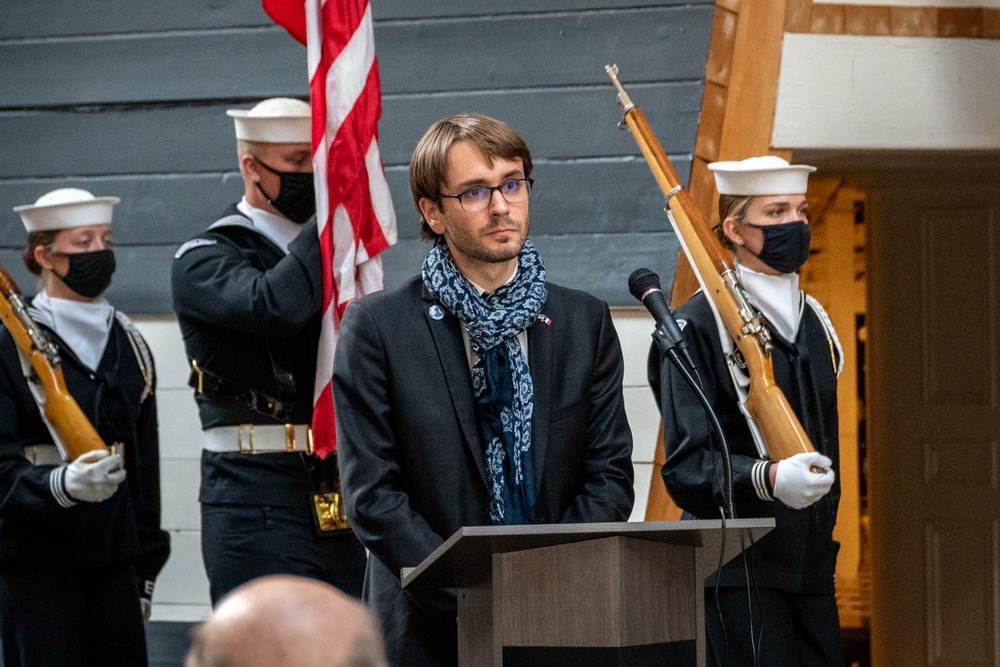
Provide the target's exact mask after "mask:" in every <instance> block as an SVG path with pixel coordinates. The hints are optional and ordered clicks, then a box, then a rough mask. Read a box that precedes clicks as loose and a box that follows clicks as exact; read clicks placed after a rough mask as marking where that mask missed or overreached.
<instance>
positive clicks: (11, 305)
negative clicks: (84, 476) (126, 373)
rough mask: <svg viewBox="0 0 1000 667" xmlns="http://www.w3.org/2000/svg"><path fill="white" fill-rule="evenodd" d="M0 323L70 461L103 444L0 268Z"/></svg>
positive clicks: (47, 343) (55, 354)
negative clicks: (38, 386)
mask: <svg viewBox="0 0 1000 667" xmlns="http://www.w3.org/2000/svg"><path fill="white" fill-rule="evenodd" d="M0 292H2V296H3V298H0V320H3V323H4V325H5V326H6V327H7V330H8V331H10V335H11V336H12V337H13V338H14V343H16V344H17V346H18V347H19V348H20V349H21V351H22V352H23V353H24V354H25V356H26V357H27V358H28V360H29V361H30V362H31V367H32V368H33V369H34V370H35V373H37V374H38V378H39V380H40V381H41V383H42V388H43V389H44V390H45V413H44V417H45V419H46V421H48V423H49V424H50V425H51V426H52V428H53V429H55V431H56V433H57V434H58V435H59V439H60V440H61V441H62V444H63V446H65V448H66V454H67V455H68V456H69V458H70V460H73V459H75V458H76V457H78V456H80V455H81V454H85V453H87V452H89V451H92V450H95V449H104V450H108V447H107V445H105V444H104V441H103V440H102V439H101V436H100V435H98V433H97V431H96V430H94V426H93V425H92V424H91V423H90V420H89V419H87V416H86V415H84V414H83V411H82V410H81V409H80V406H79V405H78V404H77V402H76V399H74V398H73V396H72V395H70V393H69V391H68V390H67V389H66V380H65V379H64V378H63V372H62V368H61V367H60V365H59V354H58V352H57V351H56V348H55V346H54V345H53V344H52V342H51V341H49V340H48V338H47V337H46V336H45V334H44V332H42V331H41V329H39V328H38V325H36V324H35V323H34V322H33V321H32V320H31V318H30V317H29V316H28V312H27V307H26V306H25V303H24V299H23V297H22V296H21V290H19V289H18V287H17V284H15V283H14V281H13V279H12V278H11V277H10V274H8V273H7V271H6V269H4V268H3V266H0Z"/></svg>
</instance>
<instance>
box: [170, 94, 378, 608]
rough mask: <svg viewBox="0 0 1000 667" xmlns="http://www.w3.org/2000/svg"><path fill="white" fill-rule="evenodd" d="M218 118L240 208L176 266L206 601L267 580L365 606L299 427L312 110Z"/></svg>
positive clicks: (308, 291) (323, 479) (315, 273)
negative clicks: (231, 150)
mask: <svg viewBox="0 0 1000 667" xmlns="http://www.w3.org/2000/svg"><path fill="white" fill-rule="evenodd" d="M227 113H228V114H229V115H230V116H231V117H233V118H234V121H235V124H236V139H237V153H238V155H239V164H240V172H241V174H242V176H243V182H244V193H243V199H242V201H240V202H239V203H237V204H236V205H235V206H233V207H232V208H231V209H230V210H229V211H228V212H227V213H226V214H225V215H224V216H223V217H222V218H221V219H219V220H217V221H216V222H214V223H213V224H212V225H211V226H209V228H208V229H207V230H205V231H204V232H202V233H201V234H199V235H198V236H196V237H195V238H193V239H191V240H190V241H188V242H187V243H185V244H184V245H182V246H181V247H180V249H178V250H177V253H176V254H175V255H174V264H173V303H174V310H175V311H176V312H177V316H178V320H179V323H180V328H181V333H182V334H183V336H184V346H185V349H186V351H187V356H188V359H189V361H190V363H191V367H192V374H191V386H192V387H193V388H194V390H195V398H196V400H197V403H198V409H199V413H200V416H201V425H202V429H203V430H204V432H205V441H204V451H203V452H202V468H201V492H200V495H199V500H200V501H201V518H202V533H201V535H202V556H203V558H204V561H205V569H206V571H207V574H208V579H209V583H210V585H211V596H212V601H213V603H215V602H217V601H218V600H219V598H221V597H222V596H223V595H225V594H226V593H227V592H228V591H230V590H232V589H233V588H235V587H237V586H238V585H240V584H242V583H244V582H246V581H249V580H250V579H253V578H255V577H259V576H262V575H268V574H294V575H300V576H305V577H312V578H315V579H320V580H323V581H326V582H328V583H330V584H333V585H334V586H337V587H338V588H340V589H342V590H344V591H345V592H348V593H351V594H353V595H360V594H361V583H362V580H363V576H364V563H365V552H364V549H363V548H362V546H361V544H360V543H359V542H358V540H357V538H355V537H354V534H353V532H351V530H350V529H347V528H343V527H335V528H334V529H331V528H330V526H329V522H328V521H321V520H320V519H321V517H323V516H324V512H323V509H324V507H325V506H326V505H325V502H326V500H327V499H329V498H330V495H331V494H332V493H334V492H338V491H339V479H338V474H337V464H336V457H335V456H334V455H331V456H330V457H328V458H327V459H326V460H320V459H319V458H318V457H317V456H315V455H314V454H313V453H312V442H311V433H310V432H309V427H308V424H309V421H310V417H311V413H312V399H313V385H314V376H315V364H316V354H317V345H318V341H319V331H320V309H321V303H322V278H321V260H320V249H319V242H318V239H317V235H316V227H315V225H316V223H315V220H314V218H315V194H314V189H313V180H312V161H311V146H310V133H311V130H310V110H309V105H308V104H306V103H305V102H302V101H300V100H294V99H288V98H273V99H268V100H264V101H263V102H261V103H260V104H258V105H256V106H255V107H254V108H253V109H251V110H249V111H245V110H230V111H229V112H227ZM324 518H327V519H328V518H329V516H328V515H327V516H326V517H324Z"/></svg>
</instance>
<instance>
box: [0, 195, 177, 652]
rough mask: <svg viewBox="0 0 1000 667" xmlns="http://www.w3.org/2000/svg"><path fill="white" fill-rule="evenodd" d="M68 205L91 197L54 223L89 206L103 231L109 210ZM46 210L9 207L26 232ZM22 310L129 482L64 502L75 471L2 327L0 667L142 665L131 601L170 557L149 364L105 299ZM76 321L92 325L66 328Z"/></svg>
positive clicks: (37, 302)
mask: <svg viewBox="0 0 1000 667" xmlns="http://www.w3.org/2000/svg"><path fill="white" fill-rule="evenodd" d="M66 193H69V194H70V196H71V197H74V196H77V195H78V194H79V193H83V194H85V195H88V196H89V197H90V199H89V200H85V199H81V201H80V202H79V203H76V202H65V203H64V204H63V205H62V207H63V209H64V210H63V211H62V213H63V214H66V215H77V214H78V213H79V211H80V210H81V209H82V208H86V206H87V205H88V204H87V203H86V201H90V202H91V204H90V205H91V206H92V208H94V209H96V210H98V211H99V210H100V209H101V207H102V205H103V206H104V207H105V208H106V213H107V222H110V209H111V205H112V204H113V202H115V201H117V199H115V198H100V199H97V198H93V196H92V195H89V193H84V191H80V190H71V189H64V190H62V191H55V192H54V193H49V195H46V197H49V198H50V199H52V198H53V197H55V199H56V201H58V200H59V199H58V198H59V196H60V195H65V194H66ZM47 201H49V200H46V199H45V197H43V198H42V199H39V202H38V203H36V205H35V206H34V207H19V208H20V209H21V210H22V217H24V218H25V223H26V226H29V223H32V222H36V221H37V220H38V219H41V218H44V217H45V215H47V214H48V213H52V210H53V209H54V208H55V207H56V206H57V205H50V207H46V206H45V204H46V202H47ZM47 209H48V210H47ZM32 216H34V217H32ZM85 222H86V220H85ZM29 231H36V230H33V229H32V227H30V226H29ZM109 252H110V251H109ZM108 275H109V276H110V274H108ZM29 304H30V305H29V309H28V312H29V315H30V316H31V317H32V319H33V320H35V322H36V323H37V324H38V325H39V328H40V329H41V330H42V331H44V332H45V334H46V335H47V337H48V338H49V339H50V340H51V341H52V342H53V343H54V345H55V346H56V348H57V349H58V352H59V356H60V359H61V367H62V371H63V375H64V378H65V382H66V387H67V389H68V391H69V393H70V394H71V395H72V396H73V398H74V399H76V402H77V403H78V404H79V406H80V408H81V410H82V412H83V414H84V415H85V416H86V417H87V419H88V420H89V421H90V423H91V424H92V425H93V426H94V428H95V429H96V431H97V432H98V434H99V435H100V436H101V438H102V439H103V440H104V442H105V443H108V444H111V443H120V444H119V451H120V452H121V461H122V463H123V467H124V470H125V474H124V480H123V481H121V482H120V483H119V484H117V485H116V484H114V483H112V484H110V485H108V494H107V497H106V499H104V500H102V501H99V502H97V501H95V499H94V498H90V499H89V501H84V500H82V499H81V498H79V497H76V496H75V495H74V494H75V493H80V492H78V491H76V490H75V489H76V487H75V486H74V484H73V483H72V480H69V479H67V477H68V476H69V475H72V472H71V471H70V470H69V468H70V467H71V466H74V464H68V465H67V463H65V462H64V461H63V460H62V458H61V456H60V454H59V451H58V450H57V448H56V445H55V444H54V442H55V439H54V438H53V435H52V434H51V433H50V431H49V430H48V428H46V425H45V424H44V423H43V421H42V418H41V415H40V408H39V405H38V404H37V403H36V398H35V397H34V396H33V394H32V391H31V390H30V388H29V383H28V380H26V377H32V372H31V369H30V366H29V365H27V362H26V360H24V359H23V358H22V357H21V356H20V355H19V352H18V349H17V346H16V344H15V342H14V339H13V338H12V336H11V334H10V332H9V331H8V330H7V329H6V328H0V414H3V415H4V418H3V419H2V420H0V489H2V490H0V628H2V631H0V635H2V644H3V658H4V659H3V664H5V665H8V667H15V666H21V665H24V666H31V665H38V666H43V665H45V666H47V665H82V666H87V665H93V666H95V667H96V666H97V665H102V666H104V665H122V666H123V667H126V666H127V667H134V666H136V665H145V664H147V656H146V643H145V633H144V628H143V622H142V618H143V613H144V610H143V608H142V606H141V601H142V599H143V598H144V599H145V600H144V602H145V603H147V604H148V601H149V598H150V597H151V595H152V589H153V583H154V582H155V580H156V577H157V574H158V573H159V571H160V569H161V568H162V567H163V565H164V563H165V562H166V560H167V557H168V555H169V550H170V547H169V536H168V535H167V533H166V532H164V531H163V530H161V528H160V479H159V438H158V433H157V415H156V398H155V394H154V391H155V375H154V369H153V361H152V357H151V356H150V354H149V352H148V348H147V347H146V344H145V342H144V341H143V339H142V337H141V336H140V335H139V332H138V331H137V330H136V329H135V327H134V326H133V325H132V324H131V323H130V322H129V321H128V319H127V318H125V317H124V316H123V315H122V314H121V313H117V312H115V311H114V309H113V308H111V306H110V305H108V304H107V303H106V302H105V301H104V300H103V299H97V300H95V301H94V302H93V303H86V304H80V303H77V302H71V301H68V300H66V299H61V298H59V299H57V298H51V297H50V296H49V294H47V293H46V292H45V291H43V292H41V293H40V294H39V295H37V296H36V297H35V299H34V300H33V301H29ZM88 313H89V314H90V315H94V316H95V317H89V318H88ZM81 322H90V323H91V324H92V325H95V326H93V327H90V328H88V326H86V325H81V326H75V324H74V323H76V324H80V323H81ZM64 336H65V337H66V338H65V339H64ZM105 337H106V338H105ZM95 339H96V340H97V342H96V343H94V341H95ZM69 341H72V343H71V342H69ZM85 456H86V455H85ZM81 458H83V457H81ZM108 458H109V459H110V458H111V457H108ZM116 458H117V457H116ZM76 465H77V466H79V465H80V464H76Z"/></svg>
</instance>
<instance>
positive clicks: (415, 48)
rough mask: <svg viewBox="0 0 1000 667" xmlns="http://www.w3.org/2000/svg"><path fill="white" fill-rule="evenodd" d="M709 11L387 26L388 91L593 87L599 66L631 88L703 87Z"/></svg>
mask: <svg viewBox="0 0 1000 667" xmlns="http://www.w3.org/2000/svg"><path fill="white" fill-rule="evenodd" d="M713 11H714V9H713V7H711V6H701V7H690V6H685V7H667V8H654V9H636V10H632V11H627V12H624V11H623V12H617V13H605V12H579V13H573V14H555V15H552V14H537V15H536V14H527V15H519V16H512V17H500V18H490V19H475V18H470V19H455V20H440V21H434V22H414V23H398V24H397V23H389V24H383V25H382V26H380V27H378V28H376V34H375V39H376V46H377V48H378V56H379V62H380V63H381V64H382V69H381V71H380V74H381V77H382V86H383V91H384V92H386V93H400V92H424V91H447V90H494V89H503V88H524V87H535V86H552V85H568V84H576V85H590V84H594V83H604V82H606V81H607V76H606V75H605V74H604V70H603V67H604V65H606V64H608V63H611V62H617V63H618V64H619V65H620V66H621V67H622V69H623V72H624V73H627V75H628V78H627V80H630V81H663V80H665V79H669V80H674V81H677V80H685V79H695V80H700V79H702V78H704V76H705V54H706V53H707V49H708V38H709V32H710V27H711V24H712V15H713ZM392 63H397V64H399V65H402V64H403V63H405V67H404V66H396V67H392V66H390V65H391V64H392Z"/></svg>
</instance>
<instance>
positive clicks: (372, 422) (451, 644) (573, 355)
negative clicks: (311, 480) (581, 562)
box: [333, 114, 633, 667]
mask: <svg viewBox="0 0 1000 667" xmlns="http://www.w3.org/2000/svg"><path fill="white" fill-rule="evenodd" d="M410 189H411V191H412V194H413V200H414V203H415V205H416V207H417V210H418V212H419V213H420V220H421V223H420V224H421V230H422V234H423V236H424V238H425V239H427V240H431V241H433V246H432V248H431V249H430V252H428V254H427V257H426V258H425V260H424V265H423V271H422V274H421V275H418V276H415V277H414V278H412V279H410V280H408V281H406V282H405V283H404V284H403V285H401V286H400V287H398V288H396V289H392V290H386V291H384V292H379V293H376V294H372V295H369V296H366V297H363V298H362V299H359V300H358V301H355V302H353V303H352V304H351V305H350V306H348V307H347V310H346V312H345V315H344V320H343V322H342V326H341V335H340V339H339V341H338V343H337V346H338V348H337V356H336V358H335V360H334V372H333V382H334V397H335V399H336V403H337V446H338V448H339V451H340V452H341V456H342V459H341V460H342V462H343V473H344V493H345V501H346V504H347V513H348V516H349V517H350V518H351V521H352V523H353V524H354V526H355V529H356V530H357V531H358V536H359V537H360V538H361V540H362V541H363V542H364V544H365V546H367V547H368V548H369V550H370V551H371V554H372V558H370V559H369V561H368V573H367V578H366V581H365V600H366V601H367V602H368V603H369V604H371V605H372V608H373V610H374V611H375V613H376V615H377V616H378V618H379V620H380V621H381V622H382V627H383V630H384V631H385V637H386V648H387V651H388V654H389V655H388V657H389V663H390V664H391V665H406V666H407V667H413V666H416V665H454V664H455V663H456V661H457V647H458V640H457V637H456V634H457V630H456V622H455V619H456V598H455V592H454V591H453V590H452V591H448V590H436V591H429V592H425V591H403V590H401V588H400V579H399V576H400V575H399V573H400V569H401V568H404V567H413V566H416V565H418V564H419V563H420V562H421V561H422V560H423V559H424V558H426V557H427V556H428V555H430V554H431V552H433V551H434V549H436V548H437V547H439V546H440V545H441V544H442V543H443V542H444V540H445V539H447V538H448V537H450V536H451V535H452V533H454V532H455V531H456V530H457V529H458V528H460V527H462V526H477V525H489V524H492V525H514V524H544V523H582V522H603V521H625V520H626V519H628V516H629V513H630V512H631V510H632V501H633V491H632V479H633V471H632V460H631V456H632V434H631V431H630V430H629V426H628V421H627V419H626V417H625V403H624V400H623V398H622V375H623V369H624V366H623V361H622V352H621V347H620V346H619V343H618V336H617V335H616V333H615V328H614V325H613V323H612V321H611V313H610V311H609V310H608V306H607V304H605V303H604V302H602V301H600V300H599V299H596V298H594V297H593V296H590V295H589V294H585V293H583V292H579V291H577V290H572V289H567V288H565V287H560V286H559V285H554V284H552V283H549V282H547V281H546V280H545V268H544V266H543V265H542V260H541V257H540V256H539V255H538V252H537V251H536V250H535V247H534V245H533V244H532V243H531V241H530V240H529V239H528V196H529V193H530V190H531V154H530V152H529V151H528V147H527V146H526V145H525V143H524V140H523V139H522V138H521V137H520V135H518V134H517V133H516V132H515V131H514V130H513V129H512V128H511V127H509V126H508V125H507V124H505V123H502V122H500V121H498V120H496V119H493V118H489V117H487V116H481V115H477V114H461V115H458V116H454V117H452V118H448V119H445V120H442V121H439V122H437V123H435V124H434V125H432V126H431V128H430V129H429V130H428V131H427V133H426V134H425V135H424V138H423V139H421V141H420V143H419V144H418V145H417V148H416V150H415V151H414V154H413V159H412V161H411V163H410Z"/></svg>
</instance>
